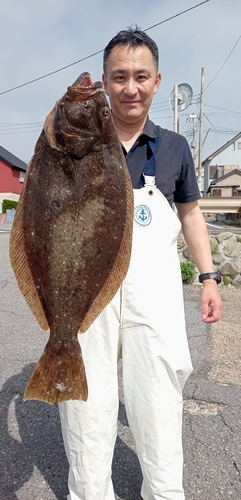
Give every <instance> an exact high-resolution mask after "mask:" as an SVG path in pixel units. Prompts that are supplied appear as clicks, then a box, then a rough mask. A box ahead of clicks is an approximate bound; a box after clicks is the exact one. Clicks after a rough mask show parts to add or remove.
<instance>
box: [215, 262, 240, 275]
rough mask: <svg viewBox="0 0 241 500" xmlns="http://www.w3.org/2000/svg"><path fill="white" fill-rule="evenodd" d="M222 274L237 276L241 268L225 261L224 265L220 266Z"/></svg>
mask: <svg viewBox="0 0 241 500" xmlns="http://www.w3.org/2000/svg"><path fill="white" fill-rule="evenodd" d="M219 271H220V273H221V274H222V276H230V278H235V277H236V276H237V275H238V274H240V273H239V270H238V269H237V268H236V267H235V266H234V265H233V264H232V263H231V262H225V264H224V265H223V266H221V267H220V268H219Z"/></svg>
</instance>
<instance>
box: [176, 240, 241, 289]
mask: <svg viewBox="0 0 241 500" xmlns="http://www.w3.org/2000/svg"><path fill="white" fill-rule="evenodd" d="M209 241H210V247H211V252H212V257H213V264H214V268H215V269H218V270H219V271H220V273H221V275H222V277H224V276H227V277H228V278H230V280H231V281H232V285H233V286H235V287H236V288H241V236H239V235H237V234H233V233H231V232H224V233H220V234H217V235H215V236H213V235H212V236H209ZM178 254H179V259H180V262H187V261H191V260H192V256H191V254H190V252H189V249H188V247H187V245H186V242H185V240H184V237H183V234H182V233H180V235H179V238H178ZM197 273H198V270H197ZM195 282H196V283H198V274H197V276H196V278H195Z"/></svg>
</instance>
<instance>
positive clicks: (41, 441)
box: [0, 364, 68, 500]
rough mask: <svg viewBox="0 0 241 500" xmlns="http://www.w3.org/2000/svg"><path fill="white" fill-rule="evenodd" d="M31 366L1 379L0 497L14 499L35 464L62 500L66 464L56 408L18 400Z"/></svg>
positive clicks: (65, 486)
mask: <svg viewBox="0 0 241 500" xmlns="http://www.w3.org/2000/svg"><path fill="white" fill-rule="evenodd" d="M34 366H35V365H34V364H30V365H27V366H25V367H24V369H23V371H22V372H21V373H19V374H17V375H14V376H13V377H11V378H10V379H8V380H7V381H6V382H5V384H4V386H3V388H2V391H1V395H0V433H1V461H0V477H1V482H0V498H2V499H3V498H4V499H8V500H15V499H17V496H16V495H15V493H16V492H17V491H18V489H19V488H21V486H23V484H24V483H25V482H26V481H28V480H29V479H30V478H31V475H32V473H33V467H34V466H36V467H37V469H38V470H39V471H40V473H41V474H42V476H43V478H44V479H45V481H46V483H47V484H48V485H49V487H50V488H51V490H52V491H53V493H54V494H55V496H56V497H57V498H58V499H61V500H62V499H65V498H66V495H67V475H68V465H67V460H66V457H65V452H64V447H63V443H62V436H61V429H60V421H59V414H58V408H57V407H56V406H50V405H46V404H45V403H42V402H40V401H23V399H22V396H23V392H24V389H25V387H26V384H27V381H28V379H29V377H30V375H31V373H32V371H33V368H34ZM9 421H10V424H9ZM16 437H17V438H16Z"/></svg>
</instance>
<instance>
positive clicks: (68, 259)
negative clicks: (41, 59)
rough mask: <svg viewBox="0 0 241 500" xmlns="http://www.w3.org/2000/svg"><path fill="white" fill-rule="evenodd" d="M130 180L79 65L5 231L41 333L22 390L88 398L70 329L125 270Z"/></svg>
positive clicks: (106, 111) (108, 120)
mask: <svg viewBox="0 0 241 500" xmlns="http://www.w3.org/2000/svg"><path fill="white" fill-rule="evenodd" d="M132 225H133V189H132V185H131V180H130V177H129V173H128V170H127V166H126V162H125V159H124V155H123V152H122V148H121V145H120V142H119V139H118V137H117V134H116V131H115V126H114V123H113V120H112V115H111V110H110V108H109V105H108V101H107V99H106V96H105V93H104V90H103V87H102V84H101V82H96V83H94V84H93V83H92V79H91V76H90V75H89V73H83V74H82V75H80V77H79V78H78V79H77V80H76V82H75V83H74V84H73V85H72V86H70V87H68V89H67V92H66V93H65V95H64V96H63V97H62V98H61V99H60V100H59V101H57V103H56V105H55V107H54V109H53V110H52V111H51V112H50V114H49V115H48V116H47V118H46V120H45V124H44V128H43V130H42V132H41V135H40V137H39V139H38V141H37V143H36V146H35V150H34V155H33V157H32V159H31V161H30V163H29V165H28V168H27V172H26V178H25V181H24V186H23V190H22V193H21V196H20V200H19V204H18V208H17V211H16V215H15V218H14V223H13V227H12V231H11V237H10V260H11V264H12V268H13V271H14V274H15V276H16V279H17V282H18V286H19V288H20V290H21V292H22V294H23V296H24V298H25V300H26V302H27V304H28V305H29V307H30V309H31V311H32V312H33V314H34V315H35V317H36V319H37V320H38V322H39V325H40V327H41V328H42V329H43V330H46V331H50V335H49V340H48V342H47V344H46V346H45V349H44V352H43V354H42V356H41V358H40V360H39V361H38V363H37V365H36V367H35V369H34V372H33V374H32V376H31V378H30V380H29V382H28V385H27V387H26V390H25V393H24V399H39V400H42V401H46V402H48V403H50V404H56V403H59V402H61V401H65V400H68V399H82V400H83V401H86V400H87V397H88V387H87V381H86V375H85V368H84V362H83V359H82V355H81V349H80V345H79V342H78V335H77V334H78V333H83V332H85V331H86V330H87V329H88V328H89V326H90V325H91V323H92V322H93V321H94V320H95V319H96V318H97V316H98V315H99V314H100V312H101V311H102V310H103V309H104V307H105V306H106V305H107V304H108V303H109V302H110V300H111V299H112V298H113V296H114V295H115V293H116V292H117V290H118V288H119V286H120V285H121V283H122V281H123V279H124V278H125V275H126V273H127V270H128V267H129V261H130V254H131V245H132Z"/></svg>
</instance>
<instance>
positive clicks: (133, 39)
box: [103, 26, 159, 73]
mask: <svg viewBox="0 0 241 500" xmlns="http://www.w3.org/2000/svg"><path fill="white" fill-rule="evenodd" d="M116 45H120V46H128V47H132V48H135V47H140V46H141V45H145V46H146V47H148V49H149V50H150V51H151V53H152V55H153V59H154V62H155V65H156V70H157V71H158V65H159V52H158V47H157V44H156V43H155V42H154V40H152V38H150V37H149V36H148V35H147V34H146V33H145V32H144V31H142V30H141V29H140V28H138V26H136V27H135V28H128V29H127V30H122V31H119V32H118V33H117V35H116V36H114V37H113V38H112V39H111V40H110V41H109V43H108V45H106V47H105V49H104V57H103V70H104V73H105V72H106V66H107V63H108V59H109V56H110V53H111V51H112V50H113V49H114V47H116Z"/></svg>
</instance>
